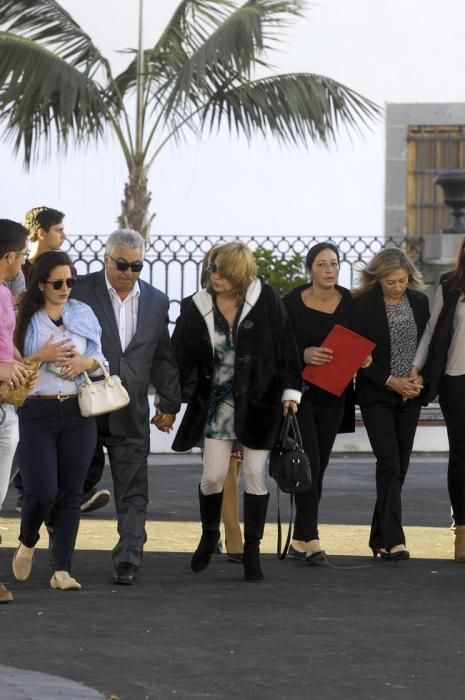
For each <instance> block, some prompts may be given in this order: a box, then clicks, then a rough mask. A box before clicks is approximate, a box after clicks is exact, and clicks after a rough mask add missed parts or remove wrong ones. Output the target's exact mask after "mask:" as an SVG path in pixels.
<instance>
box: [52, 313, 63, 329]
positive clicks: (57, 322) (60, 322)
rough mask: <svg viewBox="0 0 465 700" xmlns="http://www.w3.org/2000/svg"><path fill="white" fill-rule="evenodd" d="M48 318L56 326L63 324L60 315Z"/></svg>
mask: <svg viewBox="0 0 465 700" xmlns="http://www.w3.org/2000/svg"><path fill="white" fill-rule="evenodd" d="M49 319H50V320H51V322H52V323H53V324H54V325H55V326H57V327H58V326H62V325H63V317H62V316H60V318H52V317H51V316H49Z"/></svg>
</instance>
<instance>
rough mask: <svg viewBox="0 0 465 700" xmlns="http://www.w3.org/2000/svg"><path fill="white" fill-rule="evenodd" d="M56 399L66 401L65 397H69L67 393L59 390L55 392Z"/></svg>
mask: <svg viewBox="0 0 465 700" xmlns="http://www.w3.org/2000/svg"><path fill="white" fill-rule="evenodd" d="M57 399H58V401H66V399H69V394H62V393H61V391H59V392H58V394H57Z"/></svg>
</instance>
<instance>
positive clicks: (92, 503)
mask: <svg viewBox="0 0 465 700" xmlns="http://www.w3.org/2000/svg"><path fill="white" fill-rule="evenodd" d="M110 498H111V496H110V492H109V491H108V489H92V490H91V491H89V492H87V493H85V494H84V495H83V497H82V501H81V513H91V512H92V511H94V510H98V509H99V508H103V507H104V506H106V505H107V503H108V502H109V500H110Z"/></svg>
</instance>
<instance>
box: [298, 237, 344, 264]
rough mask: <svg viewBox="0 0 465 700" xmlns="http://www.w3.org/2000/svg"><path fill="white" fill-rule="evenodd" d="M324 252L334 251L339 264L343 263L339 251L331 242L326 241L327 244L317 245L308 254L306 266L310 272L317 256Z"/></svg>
mask: <svg viewBox="0 0 465 700" xmlns="http://www.w3.org/2000/svg"><path fill="white" fill-rule="evenodd" d="M322 250H332V252H333V253H334V254H335V255H336V258H337V261H338V263H340V262H341V259H340V257H339V250H338V249H337V247H336V246H335V245H334V243H330V242H329V241H326V242H325V243H316V244H315V245H313V246H312V247H311V248H310V250H309V251H308V253H307V257H306V258H305V265H306V267H307V270H310V268H311V267H312V265H313V263H314V262H315V258H316V256H317V255H319V254H320V253H321V251H322Z"/></svg>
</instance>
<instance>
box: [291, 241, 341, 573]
mask: <svg viewBox="0 0 465 700" xmlns="http://www.w3.org/2000/svg"><path fill="white" fill-rule="evenodd" d="M339 262H340V260H339V251H338V249H337V248H336V246H334V245H333V244H332V243H329V242H328V243H317V244H316V245H314V246H313V247H312V248H310V250H309V251H308V253H307V258H306V268H307V272H308V274H309V275H310V277H311V281H310V283H309V284H306V285H303V286H300V287H297V288H296V289H294V290H293V291H292V292H291V293H290V294H288V295H287V296H286V297H285V299H284V304H285V306H286V310H287V312H288V316H289V319H290V321H291V325H292V328H293V331H294V335H295V338H296V341H297V345H298V348H299V354H300V357H301V360H302V367H304V366H305V365H318V366H319V365H323V364H326V363H328V362H330V360H331V359H332V356H333V351H332V350H330V349H329V348H323V347H320V346H321V344H322V342H323V341H324V339H325V338H326V336H327V335H328V333H329V332H330V331H331V329H332V328H333V327H334V326H335V325H336V324H339V325H342V326H346V327H347V328H349V327H350V322H351V305H352V298H351V294H350V292H349V290H348V289H345V288H344V287H340V286H339V285H338V284H337V282H338V277H339ZM297 420H298V422H299V427H300V431H301V433H302V441H303V447H304V450H305V452H306V454H307V455H308V457H309V460H310V466H311V471H312V488H311V489H309V490H308V491H303V492H301V493H297V494H296V495H295V502H296V519H295V525H294V533H293V540H292V544H291V546H290V548H289V552H288V556H289V557H290V558H292V559H301V560H303V561H307V563H308V564H311V565H322V564H325V563H326V556H325V552H324V550H323V549H322V547H321V543H320V538H319V534H318V506H319V502H320V499H321V493H322V489H323V477H324V473H325V469H326V467H327V465H328V462H329V457H330V455H331V450H332V448H333V444H334V441H335V439H336V435H337V434H338V432H353V431H354V429H355V428H354V426H355V421H354V399H353V387H352V384H351V385H350V386H349V388H348V389H347V390H346V392H345V393H344V394H343V395H342V396H340V397H339V396H336V395H335V394H330V393H329V392H327V391H325V390H323V389H320V388H318V387H317V386H314V385H312V384H310V383H307V382H304V389H303V394H302V400H301V404H300V407H299V412H298V414H297Z"/></svg>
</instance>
